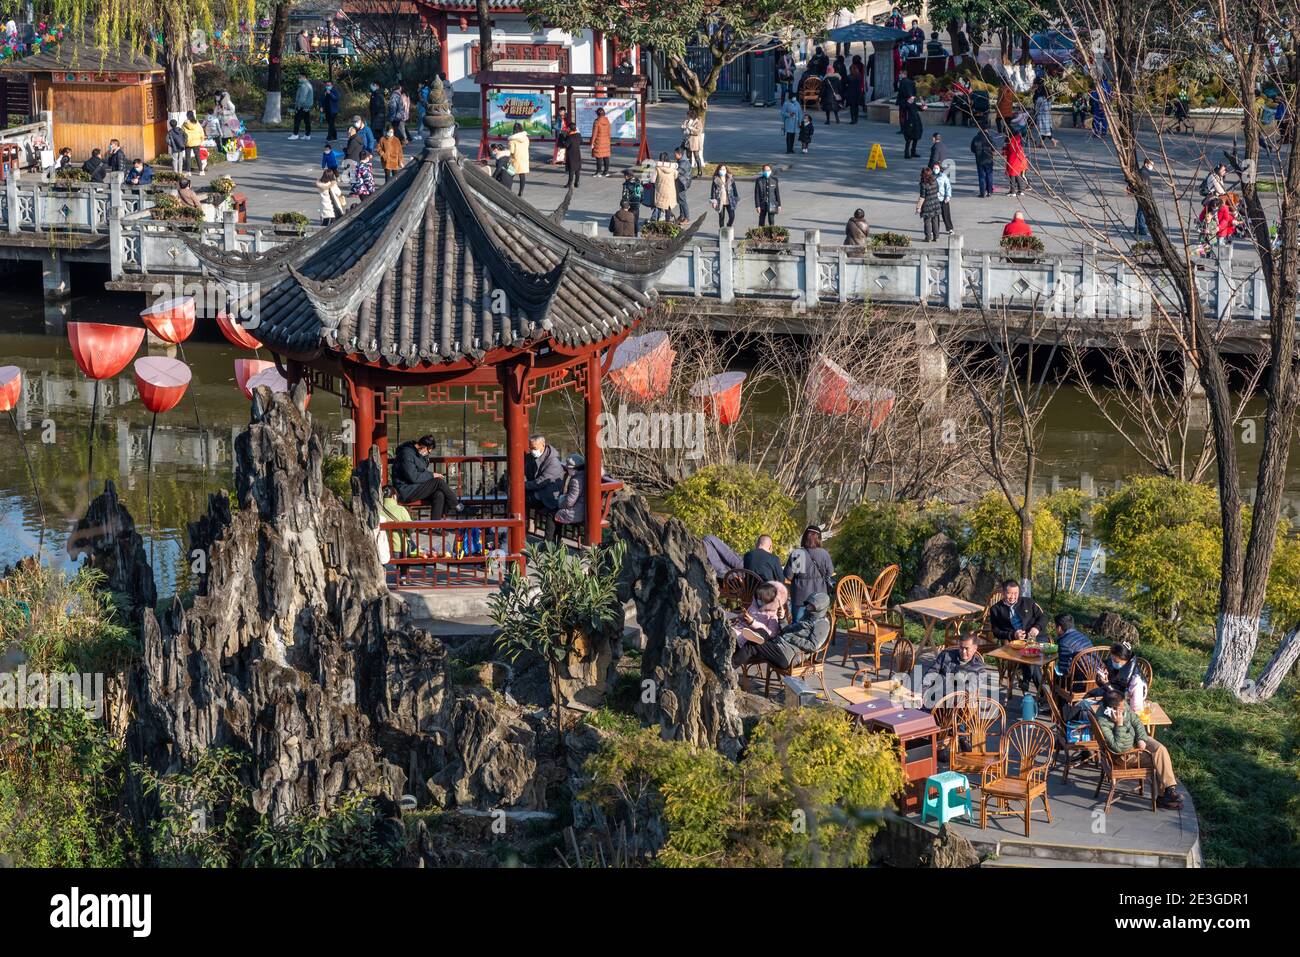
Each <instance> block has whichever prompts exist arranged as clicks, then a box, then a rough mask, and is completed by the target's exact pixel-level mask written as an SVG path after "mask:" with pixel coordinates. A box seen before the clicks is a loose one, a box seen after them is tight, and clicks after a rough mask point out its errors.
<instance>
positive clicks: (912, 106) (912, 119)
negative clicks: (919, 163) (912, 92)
mask: <svg viewBox="0 0 1300 957" xmlns="http://www.w3.org/2000/svg"><path fill="white" fill-rule="evenodd" d="M921 109H922V106H921V104H920V103H919V102H917V99H916V97H911V98H910V99H909V100H908V101H907V102H906V103H904V104H903V108H902V115H903V159H915V158H916V156H917V152H916V144H917V143H919V142H920V141H921V134H922V133H923V132H924V131H925V125H924V124H923V123H922V122H921Z"/></svg>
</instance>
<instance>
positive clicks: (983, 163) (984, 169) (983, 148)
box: [970, 123, 998, 199]
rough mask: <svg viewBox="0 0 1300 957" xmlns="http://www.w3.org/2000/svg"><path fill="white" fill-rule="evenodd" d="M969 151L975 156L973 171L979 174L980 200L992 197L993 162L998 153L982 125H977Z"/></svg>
mask: <svg viewBox="0 0 1300 957" xmlns="http://www.w3.org/2000/svg"><path fill="white" fill-rule="evenodd" d="M970 151H971V152H972V153H974V154H975V171H976V172H977V173H978V174H979V182H980V199H983V198H984V197H985V196H992V195H993V161H994V160H995V159H996V158H997V155H998V153H997V150H995V149H994V148H993V140H992V138H991V137H990V136H989V131H988V130H987V129H986V128H985V127H984V124H983V123H980V124H979V129H978V130H977V131H976V133H975V138H974V139H972V140H971V141H970Z"/></svg>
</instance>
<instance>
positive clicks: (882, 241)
mask: <svg viewBox="0 0 1300 957" xmlns="http://www.w3.org/2000/svg"><path fill="white" fill-rule="evenodd" d="M910 245H912V238H911V237H910V236H905V235H903V234H902V233H891V232H889V231H888V230H885V231H882V232H879V233H872V234H871V248H873V249H903V248H905V247H907V246H910Z"/></svg>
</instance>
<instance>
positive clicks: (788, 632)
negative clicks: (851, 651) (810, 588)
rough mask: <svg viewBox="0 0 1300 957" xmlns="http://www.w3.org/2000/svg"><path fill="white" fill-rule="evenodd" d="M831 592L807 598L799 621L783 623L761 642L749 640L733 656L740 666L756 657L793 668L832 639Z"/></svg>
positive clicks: (781, 666)
mask: <svg viewBox="0 0 1300 957" xmlns="http://www.w3.org/2000/svg"><path fill="white" fill-rule="evenodd" d="M830 607H831V596H830V595H828V594H826V593H825V592H818V593H817V594H815V595H809V596H808V598H807V600H806V601H805V602H804V615H803V617H802V618H800V619H799V620H798V621H796V622H793V623H792V624H789V625H786V626H784V627H783V628H782V629H781V630H780V632H779V633H778V634H777V635H776V636H775V637H773V638H769V639H766V640H764V641H763V642H762V643H758V642H756V641H754V640H753V639H750V640H749V641H746V642H745V643H744V644H743V645H741V646H740V647H738V648H737V649H736V652H735V654H733V655H732V656H731V663H732V664H733V665H735V666H736V667H737V668H744V667H745V665H747V664H749V663H750V662H751V661H754V660H756V659H762V660H764V661H770V662H771V663H772V664H774V665H776V666H777V667H778V668H791V667H793V666H794V665H797V664H800V663H801V662H803V661H804V660H805V659H806V658H808V657H810V656H812V655H814V654H816V653H817V652H818V651H820V650H821V649H822V647H823V646H824V645H825V644H826V643H827V642H828V641H829V640H830V637H831V622H830V618H829V617H827V612H828V611H829V610H830Z"/></svg>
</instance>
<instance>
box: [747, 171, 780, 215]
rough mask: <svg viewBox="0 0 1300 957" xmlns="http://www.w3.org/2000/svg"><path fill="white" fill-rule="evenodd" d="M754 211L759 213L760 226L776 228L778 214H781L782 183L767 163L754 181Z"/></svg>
mask: <svg viewBox="0 0 1300 957" xmlns="http://www.w3.org/2000/svg"><path fill="white" fill-rule="evenodd" d="M754 211H755V212H756V213H758V225H760V226H775V225H776V214H777V213H779V212H781V183H780V181H779V180H778V179H777V178H776V177H775V176H773V175H772V167H771V166H770V165H768V164H766V163H764V164H763V172H761V173H760V174H759V175H758V178H757V179H755V180H754Z"/></svg>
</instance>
